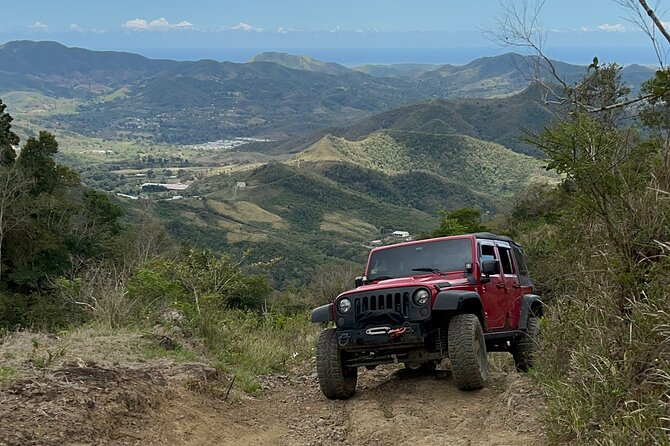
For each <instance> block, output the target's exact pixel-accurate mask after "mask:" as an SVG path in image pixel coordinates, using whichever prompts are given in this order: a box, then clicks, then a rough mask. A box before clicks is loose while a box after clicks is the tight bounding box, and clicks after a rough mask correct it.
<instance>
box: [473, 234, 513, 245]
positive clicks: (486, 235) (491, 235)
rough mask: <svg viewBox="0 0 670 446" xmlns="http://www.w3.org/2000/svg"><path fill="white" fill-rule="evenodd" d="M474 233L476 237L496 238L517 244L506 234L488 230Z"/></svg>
mask: <svg viewBox="0 0 670 446" xmlns="http://www.w3.org/2000/svg"><path fill="white" fill-rule="evenodd" d="M472 235H474V236H475V237H476V238H478V239H479V238H483V239H486V240H498V241H501V242H509V243H514V244H515V245H518V243H516V242H515V241H514V240H512V239H511V238H509V237H507V236H506V235H498V234H492V233H490V232H477V233H475V234H472Z"/></svg>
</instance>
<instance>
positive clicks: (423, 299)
mask: <svg viewBox="0 0 670 446" xmlns="http://www.w3.org/2000/svg"><path fill="white" fill-rule="evenodd" d="M428 299H430V293H429V292H428V291H426V290H418V291H417V292H415V293H414V303H415V304H417V305H426V303H428Z"/></svg>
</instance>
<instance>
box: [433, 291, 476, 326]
mask: <svg viewBox="0 0 670 446" xmlns="http://www.w3.org/2000/svg"><path fill="white" fill-rule="evenodd" d="M465 310H467V311H468V312H473V313H474V314H476V315H477V317H478V318H479V321H480V322H481V323H482V328H484V329H486V317H485V316H484V306H483V305H482V299H481V297H480V296H479V294H478V293H476V292H474V291H462V290H445V291H440V292H439V293H437V296H436V297H435V302H434V303H433V311H447V312H451V313H459V312H463V311H465Z"/></svg>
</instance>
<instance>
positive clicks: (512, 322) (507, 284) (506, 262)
mask: <svg viewBox="0 0 670 446" xmlns="http://www.w3.org/2000/svg"><path fill="white" fill-rule="evenodd" d="M496 246H497V248H498V256H499V258H500V264H501V265H500V266H501V268H500V271H501V273H502V277H501V285H500V287H501V289H502V290H503V292H504V293H505V301H506V308H505V312H506V316H505V321H506V325H507V326H509V327H511V328H517V327H518V326H519V312H520V309H521V295H522V294H523V290H522V288H521V283H520V281H519V276H518V268H517V265H516V263H515V260H514V253H513V252H512V246H511V245H510V244H509V243H507V242H501V241H497V242H496Z"/></svg>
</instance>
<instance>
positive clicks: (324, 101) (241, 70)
mask: <svg viewBox="0 0 670 446" xmlns="http://www.w3.org/2000/svg"><path fill="white" fill-rule="evenodd" d="M534 60H535V59H533V58H532V57H528V56H520V55H518V54H506V55H502V56H496V57H488V58H482V59H478V60H475V61H473V62H471V63H469V64H467V65H464V66H451V65H444V66H441V67H438V68H436V69H432V70H430V71H425V70H426V69H427V68H434V67H431V66H425V65H424V66H422V65H413V64H404V65H402V64H401V65H393V66H390V67H388V68H387V72H386V74H389V73H396V74H394V75H390V76H386V75H384V74H383V71H384V70H383V69H382V68H374V69H373V68H368V69H365V70H364V71H368V72H370V73H373V74H376V75H382V77H375V76H371V75H368V74H365V73H363V72H361V71H356V70H351V69H348V68H345V67H343V66H341V65H338V64H334V63H330V62H322V61H317V60H315V59H312V58H308V57H303V56H294V55H288V54H281V53H263V54H260V55H259V56H257V58H255V60H254V61H252V62H248V63H232V62H217V61H213V60H201V61H197V62H176V61H169V60H153V59H148V58H145V57H142V56H139V55H135V54H129V53H118V52H99V51H89V50H84V49H80V48H68V47H65V46H63V45H61V44H58V43H54V42H30V41H20V42H9V43H7V44H4V45H2V46H1V47H0V94H2V93H8V92H17V91H19V92H29V93H31V94H34V93H39V94H42V95H45V96H48V97H51V98H72V99H76V101H77V102H76V104H74V105H72V107H69V108H68V112H67V113H63V114H57V112H56V111H54V112H53V113H51V114H49V113H42V114H40V117H39V119H40V121H39V122H36V124H38V125H40V126H42V127H51V128H54V127H57V128H60V129H64V130H71V131H75V132H78V133H82V134H85V135H89V136H97V137H103V138H108V139H118V138H131V139H132V138H149V139H153V140H156V141H160V142H171V143H182V144H188V143H198V142H204V141H212V140H217V139H226V138H231V137H237V136H257V137H265V138H271V139H284V138H287V137H293V136H297V135H301V134H304V133H308V132H312V131H316V130H318V129H321V128H325V127H343V126H347V125H350V124H353V123H356V122H357V121H359V120H361V119H362V118H365V117H369V116H372V115H374V114H377V113H379V112H383V111H387V110H392V109H394V108H397V107H400V106H403V105H407V104H411V103H414V102H418V101H421V100H426V99H430V98H436V99H443V98H456V97H460V98H496V97H504V96H510V95H513V94H515V93H518V92H520V91H522V90H523V89H524V88H526V87H527V86H528V85H529V83H530V81H529V79H530V77H531V76H530V72H529V70H531V69H532V66H533V62H534ZM555 66H556V68H557V70H558V71H559V73H560V75H561V76H563V77H564V78H565V79H566V81H568V82H573V81H574V80H576V79H577V78H579V77H580V76H581V75H582V74H583V73H585V70H586V69H585V68H584V67H580V66H576V65H570V64H564V63H561V62H556V63H555ZM388 70H390V71H388ZM401 73H403V74H402V75H401ZM652 74H653V70H652V69H650V68H646V67H641V66H631V67H627V68H626V69H625V70H624V78H625V79H626V80H627V81H629V82H630V83H631V85H632V86H637V85H638V84H639V83H640V81H641V80H644V79H645V78H647V77H651V75H652ZM500 104H502V103H489V104H488V105H487V106H485V107H479V106H478V107H475V108H474V109H473V108H472V107H471V106H470V105H469V104H468V103H464V104H461V105H459V106H458V107H457V108H458V109H453V108H454V107H456V106H455V105H450V106H449V107H451V108H452V109H453V111H454V112H455V113H456V114H459V115H461V118H462V119H464V120H465V122H467V123H469V125H470V126H471V127H473V128H474V129H475V131H474V132H470V133H468V132H465V133H464V134H468V135H470V136H474V137H482V138H486V139H491V138H493V139H494V140H495V141H498V142H503V143H509V142H510V141H511V140H510V139H508V140H505V139H504V138H505V135H507V134H516V133H518V132H516V133H515V132H514V131H511V130H510V129H511V128H512V127H517V128H519V127H525V126H527V125H528V123H527V120H530V121H532V122H535V121H541V118H542V117H543V116H544V113H543V112H541V107H539V106H538V105H537V104H531V103H527V104H525V105H524V107H525V108H523V109H521V108H518V109H515V110H514V112H513V113H505V112H504V110H502V109H500V110H497V111H496V110H495V109H493V108H492V107H499V106H501V105H500ZM507 105H509V104H507ZM512 105H514V104H512ZM10 106H11V104H10ZM502 106H506V105H504V104H503V105H502ZM487 107H488V110H489V111H488V112H487V114H480V112H481V111H482V110H485V109H487ZM538 111H539V112H540V115H539V117H538V116H536V112H538ZM468 116H470V117H469V118H468ZM424 118H426V119H427V121H426V122H428V121H433V124H431V125H438V126H439V125H440V124H439V122H437V121H435V119H441V118H435V117H430V116H427V115H424V117H423V118H422V119H424ZM494 118H495V119H496V120H501V121H502V122H503V124H504V125H499V124H498V123H497V122H495V121H492V120H493V119H494ZM516 118H519V119H517V120H514V119H516ZM34 119H37V118H34ZM474 120H477V121H476V122H475V121H474ZM482 120H483V121H482ZM445 122H449V121H448V120H447V121H445ZM501 126H502V127H505V128H507V129H508V130H507V131H505V132H503V133H500V132H498V130H499V129H500V128H501ZM531 127H532V125H531ZM510 132H511V133H510ZM320 136H323V133H322V134H321V135H320ZM511 147H513V146H511Z"/></svg>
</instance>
